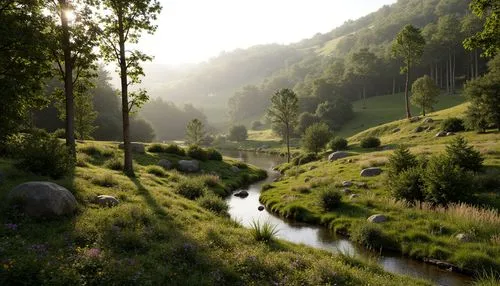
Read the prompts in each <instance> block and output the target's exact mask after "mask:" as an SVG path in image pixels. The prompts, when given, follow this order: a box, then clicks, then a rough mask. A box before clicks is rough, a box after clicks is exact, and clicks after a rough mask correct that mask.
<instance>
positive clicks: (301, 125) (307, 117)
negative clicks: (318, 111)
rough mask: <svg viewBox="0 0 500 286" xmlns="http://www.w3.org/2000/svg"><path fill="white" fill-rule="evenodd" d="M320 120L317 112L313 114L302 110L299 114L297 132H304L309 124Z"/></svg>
mask: <svg viewBox="0 0 500 286" xmlns="http://www.w3.org/2000/svg"><path fill="white" fill-rule="evenodd" d="M318 122H319V118H318V117H317V116H316V115H315V114H312V113H310V112H302V113H301V114H300V115H299V120H298V124H297V134H303V133H304V132H305V131H306V129H307V128H308V127H309V126H311V125H313V124H314V123H318Z"/></svg>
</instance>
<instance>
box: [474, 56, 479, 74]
mask: <svg viewBox="0 0 500 286" xmlns="http://www.w3.org/2000/svg"><path fill="white" fill-rule="evenodd" d="M474 62H475V67H476V70H475V74H474V78H476V77H478V76H479V71H478V70H479V67H478V66H479V65H478V62H477V49H475V50H474Z"/></svg>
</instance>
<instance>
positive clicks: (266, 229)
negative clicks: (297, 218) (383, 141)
mask: <svg viewBox="0 0 500 286" xmlns="http://www.w3.org/2000/svg"><path fill="white" fill-rule="evenodd" d="M250 228H251V231H252V236H253V238H254V239H255V240H256V241H264V242H270V241H272V240H274V238H275V237H276V234H278V229H277V227H276V225H273V224H272V223H271V222H269V221H266V222H264V223H261V222H260V221H258V220H257V221H255V220H254V221H252V223H251V226H250Z"/></svg>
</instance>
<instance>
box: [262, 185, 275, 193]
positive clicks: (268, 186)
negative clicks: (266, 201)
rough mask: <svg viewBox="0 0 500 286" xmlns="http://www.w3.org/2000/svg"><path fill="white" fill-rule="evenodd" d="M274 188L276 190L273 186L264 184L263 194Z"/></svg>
mask: <svg viewBox="0 0 500 286" xmlns="http://www.w3.org/2000/svg"><path fill="white" fill-rule="evenodd" d="M272 188H274V187H273V185H271V184H263V185H262V188H261V192H265V191H267V190H270V189H272Z"/></svg>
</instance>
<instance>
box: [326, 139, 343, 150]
mask: <svg viewBox="0 0 500 286" xmlns="http://www.w3.org/2000/svg"><path fill="white" fill-rule="evenodd" d="M347 145H348V143H347V140H346V139H344V138H342V137H338V136H337V137H335V138H333V139H332V141H330V143H328V147H329V148H330V149H331V150H332V151H340V150H347Z"/></svg>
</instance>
